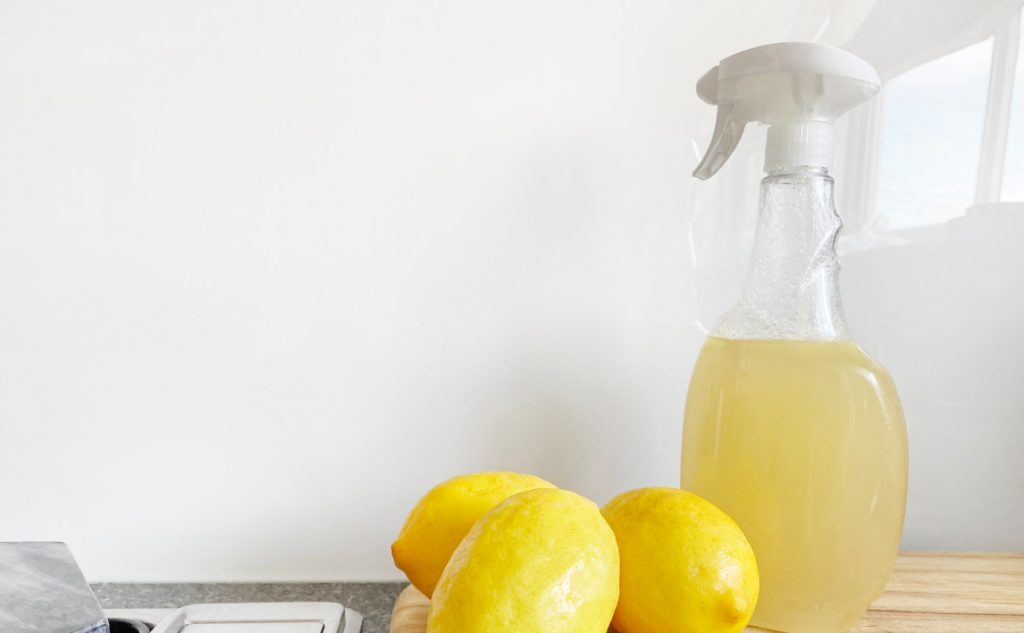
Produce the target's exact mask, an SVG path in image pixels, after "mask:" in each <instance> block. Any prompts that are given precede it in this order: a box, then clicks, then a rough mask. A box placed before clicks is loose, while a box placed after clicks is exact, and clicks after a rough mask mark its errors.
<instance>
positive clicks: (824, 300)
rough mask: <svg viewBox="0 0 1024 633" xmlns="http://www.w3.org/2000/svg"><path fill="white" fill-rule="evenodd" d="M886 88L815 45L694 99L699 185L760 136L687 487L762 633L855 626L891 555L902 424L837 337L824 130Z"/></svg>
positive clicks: (720, 79)
mask: <svg viewBox="0 0 1024 633" xmlns="http://www.w3.org/2000/svg"><path fill="white" fill-rule="evenodd" d="M879 86H880V83H879V80H878V75H877V73H876V72H875V70H874V69H873V68H872V67H871V65H870V64H868V63H867V62H865V61H863V60H861V59H859V58H858V57H856V56H854V55H852V54H850V53H847V52H845V51H843V50H840V49H837V48H832V47H830V46H823V45H819V44H808V43H781V44H772V45H768V46H761V47H758V48H753V49H750V50H747V51H743V52H741V53H738V54H736V55H733V56H731V57H728V58H726V59H724V60H722V62H721V63H720V64H719V65H718V66H716V67H714V68H712V69H711V70H710V71H708V73H707V74H705V75H704V76H703V77H702V78H701V79H700V80H699V81H698V83H697V94H698V95H699V96H700V97H701V99H703V100H704V101H706V102H708V103H710V104H712V105H716V106H717V107H718V119H717V122H716V124H715V132H714V136H713V138H712V140H711V144H710V146H709V148H708V151H707V154H706V155H705V156H704V159H703V160H702V161H701V162H700V165H699V166H698V167H697V169H696V171H695V172H694V176H696V177H697V178H700V179H706V178H709V177H711V176H713V175H714V174H715V172H717V171H718V170H719V169H720V168H721V167H722V165H723V164H724V163H725V161H726V160H728V158H729V156H730V155H731V154H732V152H733V150H734V149H735V148H736V145H737V144H738V143H739V140H740V136H741V135H742V134H743V129H744V126H745V125H746V124H747V123H751V122H757V123H761V124H766V125H769V126H771V127H769V128H768V140H767V148H766V152H765V166H764V171H765V173H766V174H767V175H766V177H765V178H764V180H762V181H761V202H760V205H761V208H760V213H759V216H758V221H757V232H756V237H755V241H754V248H753V253H752V256H751V262H750V267H749V270H748V273H747V280H746V283H745V285H744V288H743V291H742V295H741V297H740V299H739V302H738V303H737V304H736V305H735V306H734V307H733V308H732V309H731V310H729V311H728V312H727V313H726V314H725V315H723V316H722V317H721V318H720V319H719V321H718V322H717V323H716V324H715V326H714V327H713V329H712V330H711V333H710V335H709V336H708V339H707V341H706V342H705V344H704V347H703V349H702V350H701V353H700V356H699V358H698V359H697V364H696V366H695V367H694V370H693V377H692V379H691V382H690V389H689V395H688V398H687V403H686V415H685V423H684V431H683V451H682V477H681V485H682V488H684V489H686V490H689V491H691V492H694V493H696V494H699V495H701V496H702V497H704V498H706V499H708V500H709V501H711V502H712V503H714V504H715V505H717V506H718V507H720V508H721V509H722V510H724V511H725V512H726V513H728V514H729V515H730V516H731V517H732V518H733V519H735V521H736V522H737V524H739V526H740V527H741V528H742V529H743V531H744V533H745V534H746V536H747V538H748V540H749V541H750V544H751V546H752V547H753V549H754V554H755V556H756V558H757V562H758V568H759V570H760V574H761V595H760V598H759V601H758V606H757V610H756V611H755V613H754V617H753V619H752V620H751V624H752V625H754V626H757V627H760V628H765V629H772V630H775V631H785V632H787V633H838V632H840V631H845V630H847V629H848V628H850V627H852V626H854V625H855V624H856V623H857V621H858V620H859V619H860V618H861V616H862V615H863V614H864V612H865V611H866V610H867V608H868V605H870V604H871V602H872V601H873V600H874V599H876V598H877V597H878V596H879V595H881V593H882V591H883V589H884V588H885V583H886V581H887V579H888V577H889V573H890V572H891V571H892V566H893V563H894V561H895V558H896V553H897V550H898V548H899V541H900V534H901V532H902V529H903V516H904V510H905V506H906V490H907V438H906V429H905V427H904V422H903V412H902V409H901V407H900V402H899V397H898V396H897V394H896V388H895V386H894V385H893V382H892V379H891V378H890V377H889V374H888V373H887V372H886V371H885V369H884V368H883V367H882V366H881V365H879V364H878V363H877V362H875V361H874V360H873V359H872V358H871V357H869V356H868V355H867V354H866V353H865V352H863V351H862V350H861V349H860V348H859V347H858V346H857V344H856V343H855V342H854V341H853V339H852V337H851V336H850V332H849V330H848V329H847V326H846V320H845V317H844V315H843V307H842V302H841V300H840V296H839V286H838V276H839V262H838V259H837V256H836V251H835V242H836V238H837V236H838V233H839V230H840V228H841V227H842V221H841V220H840V218H839V215H838V214H837V212H836V209H835V205H834V200H833V184H834V183H833V180H832V178H831V177H830V176H829V169H830V168H831V166H832V137H833V123H834V121H835V119H836V118H837V117H839V116H840V115H842V114H844V113H845V112H847V111H848V110H850V109H851V108H853V107H854V106H856V105H858V104H860V103H862V102H864V101H866V100H868V99H869V98H871V97H872V96H874V95H875V94H876V93H877V92H878V90H879Z"/></svg>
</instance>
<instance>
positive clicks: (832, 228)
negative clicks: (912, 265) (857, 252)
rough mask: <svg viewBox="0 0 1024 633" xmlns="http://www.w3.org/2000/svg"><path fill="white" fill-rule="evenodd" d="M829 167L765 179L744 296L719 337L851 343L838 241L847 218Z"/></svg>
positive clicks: (719, 326)
mask: <svg viewBox="0 0 1024 633" xmlns="http://www.w3.org/2000/svg"><path fill="white" fill-rule="evenodd" d="M833 187H834V181H833V180H832V178H831V177H830V176H829V175H828V170H827V169H825V168H822V167H797V168H792V167H791V168H787V169H786V170H784V171H781V170H780V171H777V172H774V173H770V174H769V175H768V176H767V177H765V179H764V180H762V181H761V211H760V214H759V216H758V220H757V233H756V236H755V238H754V249H753V252H752V254H751V258H750V268H749V270H748V272H747V281H746V284H745V285H744V287H743V294H742V295H741V297H740V301H739V303H738V304H736V306H734V307H733V308H732V309H731V310H730V311H729V312H727V313H726V314H725V315H723V317H722V318H721V319H720V320H719V321H718V323H717V324H716V325H715V327H714V329H713V330H712V332H711V333H712V335H714V336H719V337H722V338H730V339H772V340H809V341H848V340H851V337H850V333H849V330H848V329H847V327H846V317H845V315H844V313H843V306H842V300H841V299H840V295H839V259H838V257H837V256H836V249H835V243H836V239H837V237H838V235H839V230H840V229H841V228H842V226H843V222H842V220H841V219H840V218H839V214H838V213H837V212H836V209H835V200H834V192H833Z"/></svg>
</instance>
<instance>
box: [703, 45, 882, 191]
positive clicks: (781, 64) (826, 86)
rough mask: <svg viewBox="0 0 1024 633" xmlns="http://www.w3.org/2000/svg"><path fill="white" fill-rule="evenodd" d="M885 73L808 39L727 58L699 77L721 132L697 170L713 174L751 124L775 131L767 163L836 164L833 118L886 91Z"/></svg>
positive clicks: (717, 130) (770, 165) (767, 166)
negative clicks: (881, 74) (882, 78)
mask: <svg viewBox="0 0 1024 633" xmlns="http://www.w3.org/2000/svg"><path fill="white" fill-rule="evenodd" d="M880 86H881V82H880V81H879V79H878V73H876V72H875V69H874V68H872V67H871V65H870V64H868V63H867V62H865V61H864V60H862V59H860V58H859V57H857V56H856V55H853V54H852V53H848V52H846V51H844V50H841V49H838V48H834V47H832V46H825V45H823V44H811V43H805V42H784V43H780V44H769V45H767V46H759V47H757V48H752V49H749V50H746V51H743V52H741V53H737V54H735V55H732V56H730V57H727V58H725V59H723V60H722V62H721V63H720V64H719V65H718V66H715V67H714V68H712V69H711V70H709V71H708V72H707V73H705V74H704V76H703V77H701V78H700V80H699V81H698V82H697V95H698V96H699V97H700V98H701V100H703V101H705V102H707V103H709V104H712V105H716V106H718V117H717V119H716V120H715V132H714V134H713V135H712V137H711V143H710V144H709V145H708V150H707V152H706V153H705V154H704V158H703V159H702V160H701V162H700V164H699V165H697V169H695V170H694V172H693V175H694V176H695V177H697V178H700V179H701V180H705V179H707V178H710V177H711V176H713V175H714V174H715V172H717V171H718V170H719V169H720V168H721V167H722V165H724V164H725V161H727V160H728V159H729V156H731V155H732V153H733V151H734V150H735V149H736V146H737V145H738V144H739V142H740V138H742V136H743V130H744V128H745V127H746V124H747V123H751V122H757V123H763V124H767V125H771V126H772V127H771V128H770V129H769V131H768V148H767V149H766V152H765V170H775V169H778V168H780V167H785V166H796V165H808V166H817V167H825V168H829V167H831V164H832V123H833V122H834V121H835V120H836V118H837V117H839V116H840V115H842V114H844V113H846V112H847V111H849V110H850V109H851V108H853V107H855V106H857V105H859V104H861V103H863V102H864V101H867V100H868V99H870V98H871V97H873V96H874V95H875V94H876V93H877V92H878V90H879V88H880Z"/></svg>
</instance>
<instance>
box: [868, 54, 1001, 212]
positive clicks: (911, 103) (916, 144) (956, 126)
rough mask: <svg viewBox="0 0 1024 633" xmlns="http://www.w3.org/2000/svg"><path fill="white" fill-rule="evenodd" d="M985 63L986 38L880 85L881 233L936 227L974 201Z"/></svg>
mask: <svg viewBox="0 0 1024 633" xmlns="http://www.w3.org/2000/svg"><path fill="white" fill-rule="evenodd" d="M991 65H992V39H991V38H989V39H988V40H986V41H984V42H979V43H977V44H974V45H973V46H968V47H967V48H964V49H961V50H959V51H957V52H955V53H952V54H951V55H946V56H945V57H940V58H939V59H936V60H933V61H931V62H928V63H927V64H924V65H923V66H918V67H917V68H914V69H912V70H910V71H908V72H905V73H903V74H902V75H900V76H899V77H896V78H895V79H893V80H891V81H889V82H888V83H887V84H886V86H885V91H884V93H883V98H884V103H883V106H882V107H883V110H882V142H881V155H880V160H879V163H880V164H879V173H878V200H877V205H878V211H877V213H878V218H879V220H880V224H881V226H879V228H882V229H884V230H894V229H903V228H907V227H912V226H920V225H922V224H939V223H941V222H945V221H947V220H949V219H951V218H955V217H957V216H959V215H963V213H964V210H965V209H966V208H967V207H969V206H971V205H972V204H974V199H975V196H976V192H977V184H978V165H979V162H980V159H981V142H982V134H983V132H984V128H985V105H986V101H987V97H988V86H989V68H990V67H991Z"/></svg>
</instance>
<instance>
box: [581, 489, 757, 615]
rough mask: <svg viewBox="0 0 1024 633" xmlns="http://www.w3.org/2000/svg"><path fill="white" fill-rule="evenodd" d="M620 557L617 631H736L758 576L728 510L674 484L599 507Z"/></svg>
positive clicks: (751, 603) (750, 607)
mask: <svg viewBox="0 0 1024 633" xmlns="http://www.w3.org/2000/svg"><path fill="white" fill-rule="evenodd" d="M601 514H603V515H604V518H605V519H607V521H608V524H609V525H610V526H611V528H612V530H613V531H614V532H615V538H616V540H617V541H618V544H619V555H620V557H621V560H622V568H621V581H620V582H621V590H620V595H619V605H618V608H617V609H616V610H615V618H614V619H613V621H612V624H613V625H614V627H615V630H616V631H618V632H619V633H735V632H737V631H742V630H743V627H745V626H746V625H747V622H749V621H750V616H751V615H752V614H753V613H754V607H755V606H756V605H757V596H758V591H759V589H760V580H759V577H758V573H757V563H756V562H755V561H754V552H753V550H751V549H750V544H749V543H748V542H747V539H746V537H745V536H744V535H743V532H742V531H741V530H740V528H739V526H737V525H736V523H734V522H733V520H732V519H730V518H729V517H728V516H727V515H726V514H725V513H724V512H722V511H721V510H719V509H718V508H717V507H715V506H714V505H712V504H711V503H710V502H708V501H705V500H704V499H702V498H701V497H698V496H697V495H695V494H692V493H689V492H685V491H683V490H679V489H677V488H640V489H638V490H631V491H629V492H624V493H622V494H621V495H619V496H617V497H615V498H614V499H612V500H611V501H610V502H609V503H608V505H606V506H605V507H604V509H602V510H601Z"/></svg>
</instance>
